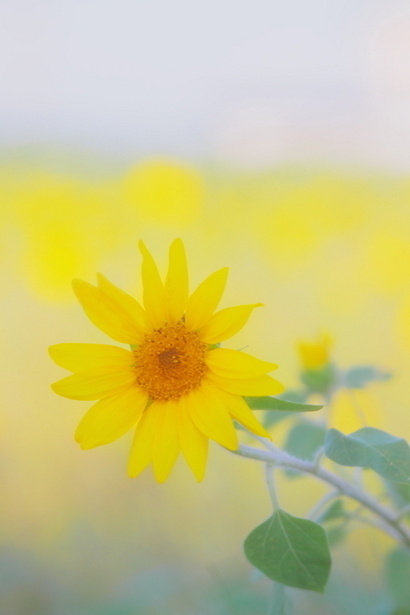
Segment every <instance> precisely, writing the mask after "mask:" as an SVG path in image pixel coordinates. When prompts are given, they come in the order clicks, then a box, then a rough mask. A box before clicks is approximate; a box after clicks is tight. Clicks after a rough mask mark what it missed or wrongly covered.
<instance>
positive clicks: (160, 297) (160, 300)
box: [139, 241, 167, 329]
mask: <svg viewBox="0 0 410 615" xmlns="http://www.w3.org/2000/svg"><path fill="white" fill-rule="evenodd" d="M139 247H140V250H141V254H142V257H143V258H142V267H141V273H142V285H143V289H144V293H143V294H144V307H145V310H146V312H147V314H148V317H149V318H150V320H151V322H152V325H153V327H154V328H156V329H157V328H159V327H161V326H162V325H163V324H164V323H165V321H166V316H167V315H166V304H165V289H164V285H163V283H162V281H161V277H160V275H159V272H158V269H157V266H156V264H155V261H154V259H153V258H152V256H151V254H150V252H149V251H148V250H147V248H146V246H145V244H144V242H143V241H140V242H139Z"/></svg>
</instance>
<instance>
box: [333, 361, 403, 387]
mask: <svg viewBox="0 0 410 615" xmlns="http://www.w3.org/2000/svg"><path fill="white" fill-rule="evenodd" d="M389 378H391V374H389V373H388V372H382V371H381V370H379V369H377V368H376V367H373V366H372V365H360V366H358V367H351V368H350V369H348V370H346V372H345V373H344V375H343V385H344V386H345V387H346V388H348V389H364V387H365V386H366V385H367V384H369V383H370V382H375V381H377V380H379V381H380V380H388V379H389Z"/></svg>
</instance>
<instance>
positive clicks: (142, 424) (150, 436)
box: [128, 401, 164, 478]
mask: <svg viewBox="0 0 410 615" xmlns="http://www.w3.org/2000/svg"><path fill="white" fill-rule="evenodd" d="M163 406H164V404H162V403H160V402H155V401H154V402H153V403H152V404H151V405H150V406H149V407H148V408H147V409H146V410H145V412H144V413H143V415H142V417H141V419H140V421H139V423H138V425H137V429H136V431H135V436H134V441H133V443H132V448H131V453H130V458H129V461H128V475H129V476H131V477H132V478H134V477H135V476H137V475H138V474H140V472H142V471H143V470H144V469H145V468H146V467H147V465H148V464H149V463H150V462H151V461H152V454H153V446H154V438H155V432H156V428H157V424H158V420H159V419H160V417H161V416H162V413H163V411H164V407H163Z"/></svg>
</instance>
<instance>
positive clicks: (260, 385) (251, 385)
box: [206, 373, 284, 396]
mask: <svg viewBox="0 0 410 615" xmlns="http://www.w3.org/2000/svg"><path fill="white" fill-rule="evenodd" d="M206 378H207V380H209V382H211V383H213V384H215V385H216V386H218V387H220V388H221V389H223V390H224V391H228V393H234V395H255V396H259V395H278V394H279V393H282V391H283V390H284V386H283V385H282V384H281V383H280V382H278V381H277V380H275V379H274V378H271V376H259V377H258V378H246V379H245V378H244V379H243V380H240V379H233V378H222V376H216V375H215V374H212V373H208V374H207V376H206Z"/></svg>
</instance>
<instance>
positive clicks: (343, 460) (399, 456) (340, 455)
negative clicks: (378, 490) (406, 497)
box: [325, 427, 410, 484]
mask: <svg viewBox="0 0 410 615" xmlns="http://www.w3.org/2000/svg"><path fill="white" fill-rule="evenodd" d="M325 453H326V455H327V456H328V457H329V459H331V460H332V461H335V462H336V463H339V464H340V465H342V466H359V467H361V468H371V469H372V470H374V471H375V472H377V473H378V474H380V476H383V477H384V478H387V479H388V480H391V481H393V482H396V483H404V484H410V447H409V445H408V444H407V442H406V441H405V440H403V438H396V437H395V436H392V435H390V434H388V433H386V432H385V431H381V430H380V429H375V428H374V427H364V428H363V429H359V431H355V432H354V433H352V434H351V435H350V436H345V435H344V434H342V433H341V432H340V431H338V430H337V429H329V431H328V434H327V437H326V441H325Z"/></svg>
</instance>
